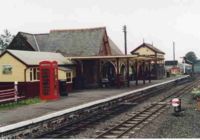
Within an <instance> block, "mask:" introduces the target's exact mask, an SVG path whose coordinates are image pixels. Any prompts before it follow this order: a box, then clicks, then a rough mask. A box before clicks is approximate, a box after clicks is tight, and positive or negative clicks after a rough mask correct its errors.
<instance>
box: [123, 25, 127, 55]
mask: <svg viewBox="0 0 200 140" xmlns="http://www.w3.org/2000/svg"><path fill="white" fill-rule="evenodd" d="M126 29H127V28H126V25H124V26H123V32H124V52H125V55H127V37H126V34H127V30H126Z"/></svg>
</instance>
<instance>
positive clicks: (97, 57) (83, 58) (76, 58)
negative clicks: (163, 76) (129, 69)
mask: <svg viewBox="0 0 200 140" xmlns="http://www.w3.org/2000/svg"><path fill="white" fill-rule="evenodd" d="M66 58H67V59H69V60H98V59H129V60H141V61H142V60H144V61H149V60H163V59H161V58H156V57H153V56H139V55H137V54H135V55H116V56H78V57H77V56H75V57H66Z"/></svg>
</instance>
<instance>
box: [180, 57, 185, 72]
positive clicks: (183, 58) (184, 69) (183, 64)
mask: <svg viewBox="0 0 200 140" xmlns="http://www.w3.org/2000/svg"><path fill="white" fill-rule="evenodd" d="M180 58H183V61H182V63H183V74H185V57H180Z"/></svg>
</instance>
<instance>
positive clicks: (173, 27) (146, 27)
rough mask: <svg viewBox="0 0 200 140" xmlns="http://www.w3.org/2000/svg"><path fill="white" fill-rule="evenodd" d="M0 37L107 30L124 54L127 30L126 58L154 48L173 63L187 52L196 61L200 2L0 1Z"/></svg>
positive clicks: (111, 0) (117, 0) (151, 0)
mask: <svg viewBox="0 0 200 140" xmlns="http://www.w3.org/2000/svg"><path fill="white" fill-rule="evenodd" d="M0 2H1V7H0V18H1V20H0V33H3V30H4V29H8V30H9V31H10V32H11V33H12V34H16V33H17V32H18V31H23V32H30V33H48V32H49V30H51V29H71V28H85V27H86V28H89V27H99V26H106V28H107V32H108V35H109V36H110V37H111V39H112V40H113V41H114V42H115V43H116V44H117V45H118V46H119V48H120V49H121V50H122V51H124V45H123V44H124V40H123V32H122V26H123V25H125V24H126V25H127V30H128V33H127V36H128V37H127V38H128V52H130V51H131V50H133V49H134V48H136V47H137V46H139V45H140V44H141V43H142V42H143V38H144V40H145V42H148V43H153V44H154V45H155V46H156V47H157V48H159V49H161V50H162V51H164V52H165V53H166V55H165V58H166V59H168V60H169V59H173V55H172V54H173V46H172V42H173V41H175V44H176V59H179V60H180V57H181V56H184V55H185V54H186V53H187V52H188V51H194V52H195V53H196V55H197V56H198V57H199V58H200V54H199V53H200V0H0Z"/></svg>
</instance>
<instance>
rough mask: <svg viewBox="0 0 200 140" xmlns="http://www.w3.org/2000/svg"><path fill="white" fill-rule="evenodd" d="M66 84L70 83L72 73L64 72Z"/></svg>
mask: <svg viewBox="0 0 200 140" xmlns="http://www.w3.org/2000/svg"><path fill="white" fill-rule="evenodd" d="M66 79H67V83H72V72H71V71H70V72H66Z"/></svg>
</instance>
